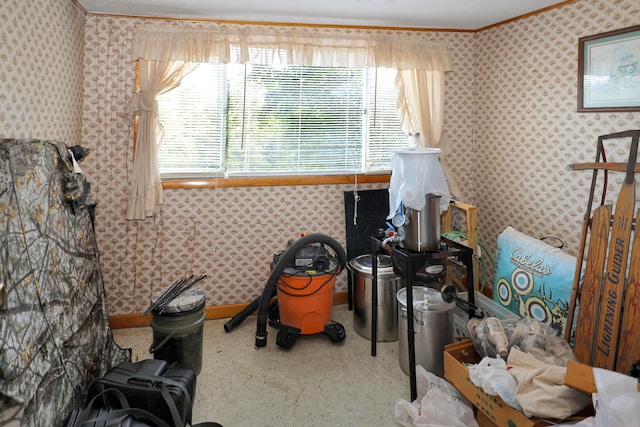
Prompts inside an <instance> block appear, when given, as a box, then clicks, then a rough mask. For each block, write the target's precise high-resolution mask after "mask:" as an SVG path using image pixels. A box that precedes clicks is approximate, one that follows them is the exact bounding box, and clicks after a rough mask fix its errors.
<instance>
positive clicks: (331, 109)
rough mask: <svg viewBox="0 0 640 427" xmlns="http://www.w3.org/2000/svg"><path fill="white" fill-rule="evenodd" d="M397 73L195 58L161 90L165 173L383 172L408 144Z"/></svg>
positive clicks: (161, 153) (162, 168)
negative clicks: (194, 62) (178, 81)
mask: <svg viewBox="0 0 640 427" xmlns="http://www.w3.org/2000/svg"><path fill="white" fill-rule="evenodd" d="M394 78H395V70H388V69H381V68H380V69H350V68H339V67H319V66H297V65H282V66H274V65H256V64H250V63H249V64H200V65H199V66H198V67H197V68H196V69H195V70H194V71H192V72H191V73H190V74H188V75H187V76H186V77H185V78H184V79H183V81H182V84H181V85H180V86H179V87H178V88H176V89H174V90H172V91H170V92H167V93H166V94H163V95H161V96H159V97H158V103H159V109H160V120H161V123H162V124H163V126H164V128H165V134H164V140H163V144H162V146H161V147H160V150H159V162H160V172H161V174H162V176H163V178H172V177H210V176H288V175H329V174H352V173H368V172H381V171H388V170H389V169H390V155H391V150H392V149H393V148H399V147H406V136H405V135H404V134H403V133H402V131H401V129H400V121H399V119H398V118H397V115H396V92H395V88H394Z"/></svg>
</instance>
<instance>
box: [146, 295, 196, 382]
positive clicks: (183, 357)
mask: <svg viewBox="0 0 640 427" xmlns="http://www.w3.org/2000/svg"><path fill="white" fill-rule="evenodd" d="M204 306H205V297H204V291H203V290H201V289H190V290H189V291H187V292H185V293H184V294H183V295H180V296H178V297H177V298H176V299H174V300H173V301H171V302H170V303H169V304H168V305H167V307H166V309H165V311H163V312H162V313H160V312H158V311H155V310H154V311H152V312H151V329H152V330H153V344H151V347H149V353H152V354H153V358H154V359H162V360H166V361H167V362H175V363H176V365H177V366H182V367H186V368H189V369H191V370H193V371H194V372H195V373H196V375H197V374H199V373H200V371H201V370H202V335H203V323H204V320H205V311H204Z"/></svg>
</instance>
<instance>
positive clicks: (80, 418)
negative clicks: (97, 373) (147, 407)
mask: <svg viewBox="0 0 640 427" xmlns="http://www.w3.org/2000/svg"><path fill="white" fill-rule="evenodd" d="M107 395H109V401H110V400H116V401H117V402H118V404H117V407H113V406H110V405H111V403H110V402H109V406H107V407H103V408H94V405H96V401H97V400H98V399H103V398H106V397H107ZM101 403H106V401H105V402H101ZM82 426H84V427H107V426H109V427H111V426H113V427H115V426H118V427H169V424H167V423H166V422H164V421H163V420H161V419H160V418H158V417H156V416H155V415H153V414H151V413H149V412H147V411H144V410H142V409H138V408H131V407H130V406H129V403H128V402H127V399H126V398H125V397H124V395H123V394H122V393H121V392H120V391H119V390H117V389H113V388H108V389H106V390H104V391H103V392H101V393H98V394H97V395H96V396H94V397H93V399H91V400H90V401H89V403H88V404H87V406H86V407H85V408H78V409H75V410H74V411H73V412H72V413H71V415H70V416H69V418H68V419H67V423H66V424H65V427H82Z"/></svg>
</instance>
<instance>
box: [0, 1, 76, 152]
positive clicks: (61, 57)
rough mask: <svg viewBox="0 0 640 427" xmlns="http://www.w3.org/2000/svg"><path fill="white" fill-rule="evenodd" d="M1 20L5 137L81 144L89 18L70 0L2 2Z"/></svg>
mask: <svg viewBox="0 0 640 427" xmlns="http://www.w3.org/2000/svg"><path fill="white" fill-rule="evenodd" d="M0 22H2V24H1V25H0V139H1V138H41V139H58V140H61V141H64V142H65V143H66V144H67V145H70V146H71V145H75V144H78V143H80V135H81V130H82V90H83V86H82V55H83V49H84V22H85V18H84V15H83V14H82V12H80V11H79V10H78V8H77V7H75V6H74V5H73V3H72V2H71V1H70V0H29V1H24V0H2V1H1V2H0Z"/></svg>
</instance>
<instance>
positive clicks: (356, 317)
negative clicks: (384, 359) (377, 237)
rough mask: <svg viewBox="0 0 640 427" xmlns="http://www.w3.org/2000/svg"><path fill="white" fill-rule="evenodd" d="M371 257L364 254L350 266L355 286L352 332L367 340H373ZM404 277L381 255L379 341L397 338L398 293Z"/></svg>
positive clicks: (388, 257) (379, 273) (377, 332)
mask: <svg viewBox="0 0 640 427" xmlns="http://www.w3.org/2000/svg"><path fill="white" fill-rule="evenodd" d="M372 263H373V257H372V256H371V255H369V254H368V255H361V256H359V257H357V258H354V259H353V260H351V262H350V263H349V270H350V271H351V274H352V276H351V277H352V283H353V289H354V292H353V299H354V303H353V306H354V307H353V329H355V331H356V332H357V333H358V335H360V336H361V337H364V338H366V339H368V340H370V339H371V317H372V309H371V307H372V305H371V296H372V295H371V292H372V289H373V273H372V267H373V265H372ZM400 283H401V278H400V276H398V275H396V274H395V273H394V271H393V265H392V262H391V257H390V256H389V255H378V265H377V288H378V308H377V309H378V325H377V330H376V341H378V342H380V341H396V340H397V339H398V303H397V301H396V293H397V292H398V289H400V287H401V284H400Z"/></svg>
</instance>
